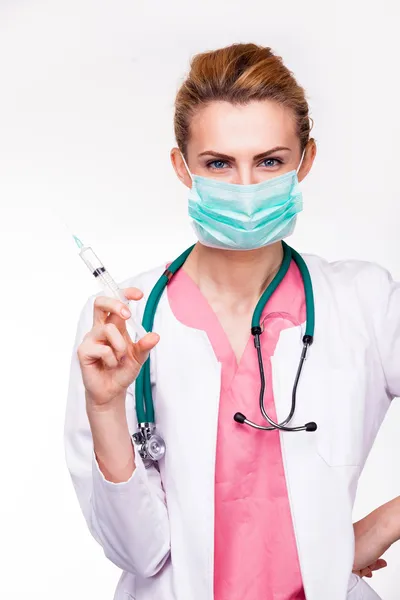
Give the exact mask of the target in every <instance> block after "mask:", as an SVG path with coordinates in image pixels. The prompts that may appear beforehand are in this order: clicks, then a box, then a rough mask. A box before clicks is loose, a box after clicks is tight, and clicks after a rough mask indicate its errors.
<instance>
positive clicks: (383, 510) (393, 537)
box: [354, 267, 400, 570]
mask: <svg viewBox="0 0 400 600" xmlns="http://www.w3.org/2000/svg"><path fill="white" fill-rule="evenodd" d="M374 270H375V272H374V277H373V278H370V279H369V278H368V281H366V282H365V291H364V298H367V299H369V302H370V304H369V307H368V311H369V314H370V315H371V316H372V323H373V334H374V343H375V344H376V348H377V351H378V355H379V359H380V363H381V368H382V371H383V373H384V376H385V382H386V393H387V395H388V396H389V398H391V399H393V398H395V397H398V396H400V283H399V282H396V281H394V280H393V278H392V277H391V275H390V273H388V271H386V270H385V269H382V268H380V267H374ZM354 533H355V542H356V550H355V562H354V568H355V569H356V570H359V569H363V568H364V567H367V565H371V564H374V562H375V561H376V560H377V559H378V558H379V557H380V556H381V555H382V554H383V553H384V552H386V550H387V549H388V548H389V547H390V546H391V545H392V544H394V543H395V542H397V541H398V540H399V539H400V496H399V497H397V498H394V499H393V500H391V501H390V502H387V503H386V504H383V505H382V506H380V507H379V508H377V509H376V510H374V511H373V512H372V513H370V514H369V515H367V516H366V517H364V518H363V519H361V520H360V521H358V522H357V523H355V524H354Z"/></svg>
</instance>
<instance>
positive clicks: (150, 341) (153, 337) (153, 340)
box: [133, 331, 160, 365]
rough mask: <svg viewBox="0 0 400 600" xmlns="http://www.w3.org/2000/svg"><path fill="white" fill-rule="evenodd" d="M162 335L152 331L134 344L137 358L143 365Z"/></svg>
mask: <svg viewBox="0 0 400 600" xmlns="http://www.w3.org/2000/svg"><path fill="white" fill-rule="evenodd" d="M159 340H160V336H159V335H158V333H155V332H154V331H150V332H149V333H147V334H146V335H145V336H144V337H142V339H141V340H139V341H138V342H136V343H135V344H133V349H134V353H135V359H136V360H137V362H138V363H140V364H141V365H143V363H144V362H146V360H147V358H148V356H149V354H150V351H151V350H152V349H153V348H154V346H156V345H157V344H158V342H159Z"/></svg>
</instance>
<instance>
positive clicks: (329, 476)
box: [272, 266, 358, 600]
mask: <svg viewBox="0 0 400 600" xmlns="http://www.w3.org/2000/svg"><path fill="white" fill-rule="evenodd" d="M309 267H310V266H309ZM310 274H311V278H312V282H313V288H314V296H315V305H316V335H315V341H314V344H313V345H312V346H311V348H310V349H309V354H308V358H307V361H306V363H305V365H304V368H303V373H302V376H301V379H300V382H299V385H298V391H297V403H296V411H295V415H294V418H293V420H292V422H291V425H292V426H299V425H304V424H305V423H307V422H309V421H316V422H317V425H318V414H319V411H320V402H321V400H322V396H323V385H322V384H321V382H322V381H323V378H324V377H323V372H324V368H325V369H326V364H327V358H326V357H327V356H328V355H329V353H330V352H331V351H332V347H331V346H332V343H331V340H330V337H329V330H330V327H329V326H328V323H330V321H329V320H328V316H329V308H330V307H329V300H327V297H328V296H327V294H326V292H325V293H324V294H322V293H321V292H322V290H321V286H322V285H323V276H322V275H321V274H320V273H318V271H316V272H315V271H313V270H312V269H311V267H310ZM303 334H304V326H302V327H298V328H293V329H286V330H284V331H282V333H281V336H280V339H279V342H278V344H277V347H276V350H275V355H274V357H273V358H272V369H273V386H274V398H275V404H276V410H277V415H278V418H279V420H282V419H285V418H286V416H287V414H288V412H289V408H290V403H291V395H292V388H293V382H294V379H295V375H296V371H297V368H298V364H299V359H300V354H301V349H302V336H303ZM333 350H335V349H333ZM336 350H337V351H338V350H339V349H336ZM324 365H325V366H324ZM318 382H319V383H318ZM319 435H321V429H318V430H317V432H281V434H280V437H281V444H282V455H283V462H284V468H285V474H286V482H287V488H288V495H289V501H290V506H291V511H292V518H293V527H294V532H295V536H296V541H297V547H298V553H299V562H300V568H301V572H302V577H303V585H304V588H305V594H306V598H307V600H320V599H321V598H322V597H323V598H324V599H325V600H337V599H338V598H346V595H347V588H348V578H349V576H350V573H351V565H352V561H353V547H352V546H351V544H348V543H346V544H341V543H338V544H336V543H335V540H340V541H341V540H349V539H352V533H353V531H352V523H351V522H347V521H344V520H343V517H342V514H343V513H342V512H341V511H337V510H335V507H336V506H341V507H342V508H343V507H344V506H346V505H349V504H351V503H352V498H351V494H348V493H346V488H347V487H348V486H347V485H343V484H341V485H337V484H338V482H339V480H340V479H343V480H345V481H346V482H347V481H351V480H352V479H356V478H357V476H358V469H357V467H340V468H335V467H331V466H329V465H328V464H327V463H326V462H325V461H324V460H323V458H322V457H321V456H320V454H319V453H318V449H317V440H318V436H319ZM339 495H340V497H339ZM349 512H350V513H351V508H349ZM327 564H329V568H327Z"/></svg>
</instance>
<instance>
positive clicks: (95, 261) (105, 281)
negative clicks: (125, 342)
mask: <svg viewBox="0 0 400 600" xmlns="http://www.w3.org/2000/svg"><path fill="white" fill-rule="evenodd" d="M79 255H80V257H81V258H82V260H83V262H84V263H85V264H86V266H87V267H88V269H89V270H90V272H91V273H92V275H94V277H96V279H97V280H98V283H99V285H100V286H101V287H102V288H103V289H104V290H109V291H110V292H111V293H112V295H113V296H114V297H115V298H118V299H119V300H121V302H123V303H124V304H126V305H127V306H128V308H129V309H130V306H129V304H130V303H129V300H128V298H126V296H125V295H124V293H123V291H122V290H121V289H120V288H119V287H118V285H117V283H116V282H115V281H114V279H113V278H112V277H111V275H110V273H109V272H108V271H107V270H106V268H105V266H104V265H103V263H102V262H101V260H100V259H99V257H98V256H97V254H95V252H93V250H92V249H91V248H90V247H87V248H86V247H84V248H82V250H81V252H80V253H79ZM127 326H128V329H129V326H130V327H131V328H132V329H133V330H134V333H135V334H137V335H138V337H139V339H140V338H142V337H143V336H145V335H146V333H147V331H146V330H145V329H144V327H143V326H142V325H141V324H140V323H137V322H136V321H135V319H134V318H133V317H132V316H131V317H130V318H129V319H128V320H127Z"/></svg>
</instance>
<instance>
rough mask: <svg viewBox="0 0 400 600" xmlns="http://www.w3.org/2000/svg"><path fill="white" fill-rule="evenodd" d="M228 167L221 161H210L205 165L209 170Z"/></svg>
mask: <svg viewBox="0 0 400 600" xmlns="http://www.w3.org/2000/svg"><path fill="white" fill-rule="evenodd" d="M227 166H228V163H226V162H225V161H223V160H211V161H210V162H208V163H207V167H208V168H209V169H217V170H219V169H225V168H226V167H227Z"/></svg>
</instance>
